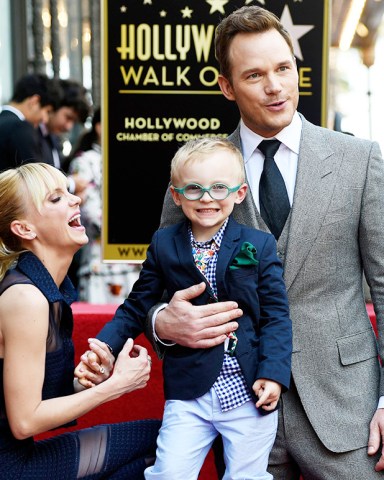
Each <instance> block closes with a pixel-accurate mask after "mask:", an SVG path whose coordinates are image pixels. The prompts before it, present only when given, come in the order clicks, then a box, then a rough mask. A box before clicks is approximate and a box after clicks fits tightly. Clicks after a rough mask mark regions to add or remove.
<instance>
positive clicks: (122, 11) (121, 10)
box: [120, 5, 127, 13]
mask: <svg viewBox="0 0 384 480" xmlns="http://www.w3.org/2000/svg"><path fill="white" fill-rule="evenodd" d="M126 11H127V7H126V6H125V5H122V6H121V7H120V12H121V13H125V12H126Z"/></svg>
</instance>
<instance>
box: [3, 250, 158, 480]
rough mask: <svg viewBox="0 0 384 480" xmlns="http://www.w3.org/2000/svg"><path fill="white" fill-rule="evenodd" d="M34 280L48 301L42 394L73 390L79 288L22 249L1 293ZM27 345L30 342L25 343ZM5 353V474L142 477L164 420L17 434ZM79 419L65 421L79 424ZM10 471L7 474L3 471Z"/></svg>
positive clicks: (38, 478)
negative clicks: (9, 407)
mask: <svg viewBox="0 0 384 480" xmlns="http://www.w3.org/2000/svg"><path fill="white" fill-rule="evenodd" d="M14 284H33V285H35V286H36V287H37V288H38V289H39V290H40V291H41V292H42V293H43V295H44V296H45V297H46V298H47V300H48V302H49V331H48V337H47V354H46V361H45V378H44V384H43V392H42V398H43V400H45V399H49V398H54V397H59V396H66V395H71V394H72V393H74V390H73V371H74V367H75V365H74V347H73V342H72V330H73V317H72V310H71V307H70V305H71V303H72V302H73V301H74V300H75V299H76V292H75V289H74V288H73V285H72V284H71V281H70V280H69V278H68V277H67V278H66V279H65V280H64V282H63V283H62V285H61V286H60V289H58V288H57V286H56V284H55V283H54V281H53V279H52V277H51V275H50V274H49V272H48V271H47V269H46V268H45V267H44V265H43V264H42V263H41V262H40V260H39V259H38V258H37V257H36V256H35V255H33V254H32V253H31V252H26V253H23V254H22V255H21V256H20V258H19V261H18V263H17V266H16V268H14V269H12V270H9V271H8V272H7V274H6V276H5V277H4V279H3V280H2V281H1V282H0V295H1V294H2V293H3V292H4V291H5V290H6V289H7V288H8V287H10V286H11V285H14ZM27 348H28V346H26V349H27ZM3 363H4V362H3V359H0V377H1V382H0V478H4V479H5V478H7V480H11V479H15V480H16V479H17V480H25V479H28V480H29V479H35V480H43V479H47V480H48V479H49V480H52V479H55V480H71V479H77V478H86V479H92V480H97V479H114V480H118V479H122V480H123V479H124V480H127V479H130V480H133V479H143V478H144V475H143V472H144V470H145V468H146V467H147V466H148V465H147V459H151V458H152V459H154V457H155V451H156V438H157V435H158V430H159V428H160V423H161V422H160V421H159V420H138V421H131V422H123V423H118V424H106V425H97V426H94V427H91V428H87V429H83V430H79V431H72V432H68V433H65V434H62V435H58V436H56V437H52V438H49V439H46V440H41V441H34V439H33V437H31V438H27V439H25V440H18V439H16V438H15V437H14V436H13V435H12V432H11V429H10V427H9V424H8V420H7V415H6V409H5V401H4V391H3ZM75 424H76V421H75V422H72V423H71V424H68V425H65V426H72V425H75ZM4 472H6V477H2V475H3V474H4Z"/></svg>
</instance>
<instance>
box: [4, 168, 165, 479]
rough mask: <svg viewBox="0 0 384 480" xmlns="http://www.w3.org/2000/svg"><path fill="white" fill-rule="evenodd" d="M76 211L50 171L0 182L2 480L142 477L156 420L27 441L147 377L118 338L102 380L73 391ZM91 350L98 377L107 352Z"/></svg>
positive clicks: (139, 358) (7, 175) (139, 350)
mask: <svg viewBox="0 0 384 480" xmlns="http://www.w3.org/2000/svg"><path fill="white" fill-rule="evenodd" d="M80 203H81V200H80V198H79V197H77V196H75V195H72V194H70V193H69V192H68V190H67V179H66V177H65V176H64V175H63V174H62V173H61V172H60V171H59V170H57V169H56V168H54V167H52V166H50V165H47V164H42V163H31V164H26V165H22V166H20V167H18V168H15V169H10V170H6V171H4V172H2V173H1V174H0V212H1V215H0V375H1V380H2V381H1V382H0V471H1V472H7V474H6V475H7V478H8V479H13V478H14V479H39V480H41V479H52V478H55V479H56V480H60V479H62V480H70V479H77V478H86V479H90V478H92V479H101V478H103V479H105V478H109V479H127V478H129V479H142V478H144V476H143V471H144V469H145V468H146V466H148V465H149V464H150V463H152V462H153V457H154V455H155V448H156V437H157V434H158V430H159V427H160V421H158V420H141V421H135V422H126V423H120V424H110V425H97V426H94V427H92V428H89V429H84V430H79V431H72V432H68V433H65V434H63V435H58V436H56V437H51V438H50V439H47V440H42V441H35V440H34V438H33V437H34V435H37V434H40V433H42V432H46V431H48V430H52V429H55V428H58V427H62V426H71V425H74V424H75V422H76V418H78V417H79V416H81V415H84V414H85V413H87V412H89V411H90V410H92V409H93V408H95V407H98V406H100V405H101V404H103V403H105V402H108V401H110V400H113V399H116V398H118V397H120V396H121V395H123V394H125V393H128V392H131V391H133V390H136V389H138V388H144V387H145V386H146V384H147V382H148V380H149V376H150V369H151V365H150V358H149V356H148V352H147V350H146V349H145V348H144V347H141V346H138V345H135V346H134V345H133V341H132V340H128V341H127V342H126V344H125V346H124V348H123V350H122V352H121V353H120V355H119V356H118V357H117V360H116V364H115V367H114V370H113V373H112V375H111V376H110V377H109V378H108V379H107V380H106V381H105V382H103V383H102V384H100V385H97V386H95V387H94V388H90V389H83V388H82V387H81V386H80V385H79V384H78V383H77V382H74V380H73V378H74V376H73V371H74V348H73V342H72V329H73V317H72V311H71V307H70V305H71V303H72V301H73V300H74V299H75V290H74V288H73V286H72V284H71V282H70V280H69V278H68V277H67V270H68V267H69V265H70V263H71V261H72V258H73V255H74V254H75V253H76V251H77V250H78V249H79V248H81V246H82V245H85V244H86V243H87V242H88V238H87V235H86V232H85V228H84V227H83V226H82V225H81V221H80ZM94 344H95V348H96V350H97V351H98V354H99V356H100V358H101V361H102V365H101V367H100V373H101V374H104V372H105V376H106V377H107V376H108V375H109V374H110V373H111V370H112V365H111V361H110V354H109V351H108V346H107V345H106V344H104V343H103V342H99V341H98V340H95V341H94Z"/></svg>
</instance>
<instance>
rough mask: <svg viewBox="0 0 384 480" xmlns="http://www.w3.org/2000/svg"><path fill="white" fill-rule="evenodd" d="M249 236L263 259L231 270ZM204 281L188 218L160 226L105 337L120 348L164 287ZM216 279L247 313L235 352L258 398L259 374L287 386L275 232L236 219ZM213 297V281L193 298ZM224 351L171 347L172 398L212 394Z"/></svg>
mask: <svg viewBox="0 0 384 480" xmlns="http://www.w3.org/2000/svg"><path fill="white" fill-rule="evenodd" d="M244 242H250V243H251V244H252V245H253V246H254V247H255V248H256V252H257V260H258V261H259V263H258V265H251V266H245V267H242V268H238V269H230V268H229V266H230V265H231V263H232V262H233V259H234V258H235V256H236V255H237V254H238V253H239V251H240V249H241V246H242V245H243V243H244ZM201 281H205V283H207V281H206V279H205V277H204V276H203V275H202V273H201V272H200V271H199V270H198V268H197V267H196V265H195V262H194V259H193V255H192V249H191V244H190V239H189V235H188V223H187V221H183V222H181V223H178V224H176V225H172V226H170V227H167V228H163V229H159V230H157V231H156V233H155V234H154V235H153V238H152V241H151V244H150V246H149V248H148V251H147V258H146V260H145V262H144V263H143V267H142V271H141V272H140V277H139V279H138V280H137V281H136V283H135V284H134V286H133V288H132V291H131V293H130V295H129V296H128V298H127V299H126V300H125V301H124V303H123V304H121V305H120V306H119V308H118V309H117V311H116V313H115V315H114V317H113V319H112V320H111V321H110V322H108V323H106V325H105V326H104V327H103V329H102V330H101V331H100V332H99V334H98V335H97V338H98V339H100V340H102V341H104V342H106V343H108V344H109V345H110V346H111V347H112V348H113V351H114V353H115V354H117V353H118V352H119V351H120V350H121V349H122V347H123V345H124V343H125V342H126V340H127V339H128V338H129V337H132V338H136V337H137V336H138V335H139V334H140V333H142V332H144V331H145V321H146V318H147V314H148V311H149V310H150V309H151V308H152V307H153V306H154V305H155V304H156V303H158V302H160V301H161V298H162V296H163V293H164V290H166V291H167V293H168V295H169V297H172V296H173V294H174V293H175V292H176V291H178V290H181V289H184V288H187V287H190V286H191V285H194V284H197V283H200V282H201ZM216 282H217V291H218V299H219V301H226V300H233V301H236V302H237V303H238V304H239V307H240V308H241V309H242V310H243V312H244V314H243V316H242V317H241V318H240V319H238V322H239V328H238V330H237V331H236V333H237V336H238V344H237V347H236V350H235V355H236V358H237V360H238V362H239V364H240V367H241V369H242V371H243V374H244V377H245V380H246V383H247V385H248V387H249V390H250V393H251V395H252V398H253V399H254V400H255V401H256V399H257V397H256V396H255V394H254V392H253V390H252V385H253V383H254V382H255V380H257V379H258V378H267V379H270V380H274V381H276V382H279V383H280V384H281V385H282V387H283V391H284V390H286V389H287V388H288V387H289V381H290V373H291V352H292V326H291V320H290V316H289V309H288V300H287V294H286V289H285V284H284V281H283V268H282V264H281V262H280V260H279V258H278V257H277V253H276V242H275V238H274V237H273V235H271V234H269V233H265V232H262V231H260V230H256V229H254V228H249V227H246V226H245V225H241V224H239V223H237V222H236V221H235V220H234V219H233V218H232V217H230V219H229V222H228V225H227V227H226V229H225V233H224V237H223V241H222V243H221V247H220V250H219V252H218V259H217V267H216ZM212 301H215V300H214V298H213V295H212V291H211V288H210V287H209V285H208V283H207V288H206V289H205V291H204V292H203V293H202V294H201V295H200V296H199V297H197V298H196V299H194V300H193V302H192V303H193V304H195V305H205V304H207V303H211V302H212ZM223 356H224V348H223V345H222V344H221V345H218V346H216V347H212V348H208V349H193V348H186V347H183V346H180V345H174V346H172V347H168V348H167V349H166V353H165V356H164V363H163V377H164V394H165V398H166V399H180V400H190V399H193V398H197V397H200V396H201V395H204V394H205V393H206V392H207V391H209V389H210V388H211V387H212V385H213V384H214V382H215V381H216V379H217V377H218V375H219V372H220V370H221V367H222V364H223Z"/></svg>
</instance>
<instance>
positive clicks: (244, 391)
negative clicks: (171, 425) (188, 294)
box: [189, 219, 251, 412]
mask: <svg viewBox="0 0 384 480" xmlns="http://www.w3.org/2000/svg"><path fill="white" fill-rule="evenodd" d="M227 223H228V219H227V220H226V221H225V223H224V224H223V226H222V227H221V228H220V230H219V231H218V232H217V233H216V234H215V235H214V236H213V238H212V239H211V240H209V241H208V242H196V240H195V239H194V237H193V234H192V230H191V228H189V235H190V240H191V247H192V250H193V251H195V250H196V249H199V251H201V250H206V251H207V252H209V257H208V255H207V258H208V259H207V260H206V261H207V265H206V268H205V270H204V271H203V272H202V273H203V275H204V276H205V278H206V279H207V280H208V282H209V284H210V286H211V288H212V291H213V293H214V295H215V298H217V285H216V265H217V254H218V251H219V249H220V246H221V242H222V240H223V236H224V232H225V228H226V226H227ZM212 251H213V255H212ZM195 261H196V257H195ZM213 387H214V389H215V391H216V394H217V396H218V398H219V401H220V406H221V411H222V412H226V411H228V410H231V409H233V408H236V407H239V406H240V405H243V404H244V403H245V402H248V401H249V400H251V395H250V393H249V390H248V387H247V384H246V383H245V378H244V375H243V373H242V371H241V368H240V365H239V362H238V361H237V358H236V357H235V356H230V355H228V354H225V355H224V361H223V366H222V368H221V370H220V373H219V376H218V377H217V380H216V382H215V383H214V384H213Z"/></svg>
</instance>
